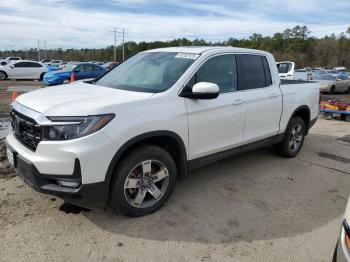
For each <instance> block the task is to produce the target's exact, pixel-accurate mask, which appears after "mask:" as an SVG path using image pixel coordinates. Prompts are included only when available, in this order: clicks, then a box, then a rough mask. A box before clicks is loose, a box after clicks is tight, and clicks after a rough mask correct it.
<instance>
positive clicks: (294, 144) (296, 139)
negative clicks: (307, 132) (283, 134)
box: [289, 124, 304, 152]
mask: <svg viewBox="0 0 350 262" xmlns="http://www.w3.org/2000/svg"><path fill="white" fill-rule="evenodd" d="M303 136H304V130H303V126H302V125H301V124H297V125H295V126H294V127H293V129H292V132H291V134H290V137H289V148H290V150H291V151H292V152H295V151H297V150H298V149H299V148H300V146H301V143H302V142H303Z"/></svg>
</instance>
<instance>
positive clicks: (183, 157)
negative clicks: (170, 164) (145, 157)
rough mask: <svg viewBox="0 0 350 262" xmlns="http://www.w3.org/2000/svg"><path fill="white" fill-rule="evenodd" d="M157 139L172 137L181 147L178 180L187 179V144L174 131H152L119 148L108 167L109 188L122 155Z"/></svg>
mask: <svg viewBox="0 0 350 262" xmlns="http://www.w3.org/2000/svg"><path fill="white" fill-rule="evenodd" d="M156 137H170V138H172V139H174V140H175V141H176V142H177V144H178V145H179V149H180V155H179V161H177V168H178V172H179V174H178V175H179V176H178V178H179V179H183V178H185V177H186V175H187V170H188V168H187V166H188V163H187V153H186V147H185V144H184V142H183V140H182V138H181V137H180V136H179V135H178V134H176V133H174V132H172V131H167V130H161V131H151V132H147V133H144V134H141V135H138V136H136V137H134V138H132V139H130V140H129V141H127V142H126V143H124V144H123V145H122V146H121V147H120V148H119V150H118V151H117V152H116V154H115V155H114V157H113V158H112V161H111V163H110V164H109V166H108V169H107V173H106V177H105V183H106V184H108V186H109V185H110V182H111V179H112V177H113V174H114V170H115V168H116V166H117V164H118V162H119V160H120V158H121V157H122V155H123V154H124V153H125V151H126V150H128V149H129V148H130V147H131V146H133V145H135V144H137V143H139V142H142V141H144V140H146V139H149V138H156Z"/></svg>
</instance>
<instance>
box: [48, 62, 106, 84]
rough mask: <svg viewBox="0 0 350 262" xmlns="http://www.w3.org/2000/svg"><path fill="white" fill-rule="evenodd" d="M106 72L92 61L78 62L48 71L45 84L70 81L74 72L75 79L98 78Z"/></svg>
mask: <svg viewBox="0 0 350 262" xmlns="http://www.w3.org/2000/svg"><path fill="white" fill-rule="evenodd" d="M105 72H106V69H104V68H103V67H102V66H99V65H95V64H91V63H76V64H71V65H68V66H66V67H65V68H63V69H62V70H57V71H52V72H48V73H46V74H45V76H44V79H43V80H44V81H43V82H44V85H46V86H53V85H61V84H66V83H69V81H70V77H71V75H72V74H73V75H74V79H75V80H81V79H86V78H96V77H98V76H100V75H102V74H104V73H105Z"/></svg>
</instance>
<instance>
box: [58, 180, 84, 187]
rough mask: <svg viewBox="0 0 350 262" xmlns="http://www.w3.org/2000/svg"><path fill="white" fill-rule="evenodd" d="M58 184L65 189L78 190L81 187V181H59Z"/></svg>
mask: <svg viewBox="0 0 350 262" xmlns="http://www.w3.org/2000/svg"><path fill="white" fill-rule="evenodd" d="M57 183H58V184H59V185H61V186H65V187H74V188H77V187H79V186H80V181H67V180H57Z"/></svg>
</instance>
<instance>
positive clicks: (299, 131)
mask: <svg viewBox="0 0 350 262" xmlns="http://www.w3.org/2000/svg"><path fill="white" fill-rule="evenodd" d="M305 134H306V132H305V123H304V120H303V119H301V118H300V117H298V116H294V117H293V118H292V119H291V120H290V122H289V124H288V127H287V130H286V132H285V135H284V138H283V140H282V141H281V142H280V143H279V144H277V145H276V151H277V153H278V154H280V155H282V156H284V157H295V156H296V155H297V154H298V153H299V151H300V149H301V147H302V145H303V143H304V138H305Z"/></svg>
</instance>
